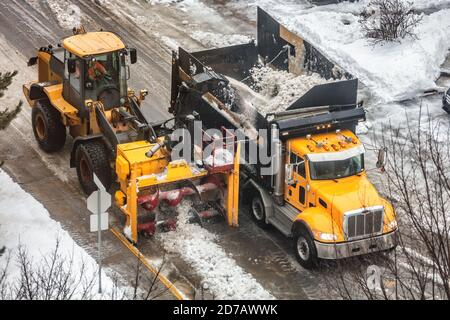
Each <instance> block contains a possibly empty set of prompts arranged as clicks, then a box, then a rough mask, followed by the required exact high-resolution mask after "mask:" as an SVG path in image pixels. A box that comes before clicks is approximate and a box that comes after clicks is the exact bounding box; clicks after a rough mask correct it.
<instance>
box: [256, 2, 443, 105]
mask: <svg viewBox="0 0 450 320" xmlns="http://www.w3.org/2000/svg"><path fill="white" fill-rule="evenodd" d="M346 6H350V5H349V4H346ZM334 7H336V8H338V7H339V5H334V6H327V11H319V10H311V11H310V12H308V11H306V12H303V13H299V14H294V13H293V12H295V11H293V10H292V8H291V9H290V10H288V8H287V7H285V6H283V5H281V4H280V5H278V6H275V7H273V8H265V9H266V10H267V11H268V12H269V13H270V14H272V15H273V16H274V17H275V18H276V19H278V20H279V21H280V23H282V24H283V25H285V26H286V27H287V28H288V29H290V30H292V31H293V32H296V33H298V34H299V35H301V36H302V37H304V38H305V39H306V40H307V41H309V42H311V43H313V44H314V45H315V46H316V47H318V48H319V49H320V50H321V51H322V52H324V53H325V54H326V55H327V56H328V57H329V58H330V59H331V60H332V61H334V62H336V63H337V64H338V65H339V66H341V67H343V68H344V69H345V70H347V71H348V72H350V73H351V74H353V75H354V76H356V77H358V78H360V80H361V81H362V82H363V83H364V84H365V85H367V86H368V87H369V89H370V90H371V91H372V92H373V93H374V94H375V95H376V96H377V98H378V101H379V102H390V101H401V100H406V99H410V98H413V97H416V96H417V95H420V94H421V93H423V92H424V91H425V90H427V89H432V88H435V87H436V85H435V80H436V79H437V78H438V77H439V75H440V65H441V64H442V63H443V61H444V59H445V57H446V55H447V54H448V50H449V48H450V19H449V18H448V17H449V16H450V9H445V10H440V11H438V12H434V13H432V14H430V15H424V16H423V20H422V22H421V23H420V25H419V26H418V28H417V29H416V31H417V36H418V38H419V39H417V40H416V39H404V40H403V41H402V42H401V43H391V44H385V45H375V46H374V45H372V44H370V43H369V42H368V40H367V39H366V38H365V37H364V35H363V33H362V31H361V29H360V25H359V23H358V19H359V16H358V15H357V13H354V12H344V11H339V10H332V9H333V8H334ZM341 9H342V8H341Z"/></svg>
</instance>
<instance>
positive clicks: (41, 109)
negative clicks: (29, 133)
mask: <svg viewBox="0 0 450 320" xmlns="http://www.w3.org/2000/svg"><path fill="white" fill-rule="evenodd" d="M31 122H32V125H33V132H34V137H35V138H36V141H37V142H38V144H39V147H40V148H41V149H42V150H44V151H45V152H48V153H50V152H56V151H59V150H61V148H62V147H64V144H65V143H66V127H65V126H64V124H63V123H62V122H61V115H60V113H59V112H58V110H56V109H55V108H54V107H53V106H52V105H50V103H48V102H47V103H45V102H36V105H35V106H34V107H33V109H32V111H31Z"/></svg>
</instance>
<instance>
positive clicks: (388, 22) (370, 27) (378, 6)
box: [359, 0, 422, 44]
mask: <svg viewBox="0 0 450 320" xmlns="http://www.w3.org/2000/svg"><path fill="white" fill-rule="evenodd" d="M411 8H412V3H411V2H404V1H403V0H372V1H370V3H369V5H368V6H367V7H366V8H365V9H364V11H363V12H362V13H361V17H360V19H359V23H360V25H361V28H362V30H363V32H364V35H365V37H367V38H369V39H370V41H371V42H373V43H374V44H376V43H380V42H399V41H400V40H401V39H404V38H406V37H411V38H415V39H417V35H416V33H415V29H416V27H417V25H418V24H419V23H420V22H421V20H422V15H418V14H416V13H415V12H414V11H413V10H412V9H411Z"/></svg>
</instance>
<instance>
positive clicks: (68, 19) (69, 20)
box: [47, 0, 82, 29]
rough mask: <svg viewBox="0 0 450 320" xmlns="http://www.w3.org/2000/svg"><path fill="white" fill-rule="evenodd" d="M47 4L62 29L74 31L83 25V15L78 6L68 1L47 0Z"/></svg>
mask: <svg viewBox="0 0 450 320" xmlns="http://www.w3.org/2000/svg"><path fill="white" fill-rule="evenodd" d="M47 3H48V6H49V7H50V9H51V10H52V11H53V13H54V14H55V15H56V18H57V19H58V23H59V25H60V26H61V27H62V28H64V29H73V28H74V27H79V26H80V25H81V18H82V13H81V9H80V8H79V7H78V6H76V5H74V4H72V3H70V2H69V1H67V0H63V1H60V0H47Z"/></svg>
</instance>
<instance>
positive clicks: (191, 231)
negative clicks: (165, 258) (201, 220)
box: [158, 201, 274, 300]
mask: <svg viewBox="0 0 450 320" xmlns="http://www.w3.org/2000/svg"><path fill="white" fill-rule="evenodd" d="M190 205H191V204H190V203H189V202H188V201H184V202H183V203H181V205H180V206H179V208H178V211H179V217H178V218H179V219H178V225H177V230H176V231H172V232H168V233H163V234H159V236H158V237H159V238H160V240H161V243H162V244H163V246H164V248H165V249H166V250H167V251H168V252H170V253H176V254H179V255H180V256H181V257H182V258H183V260H185V261H186V262H187V263H189V264H190V265H191V266H192V267H193V268H194V270H195V271H196V272H197V273H198V274H199V275H200V276H201V277H202V279H203V288H208V289H209V290H210V291H211V293H212V294H213V295H214V297H215V298H217V299H249V300H260V299H264V300H267V299H274V297H273V296H272V295H271V294H270V293H269V292H267V291H266V290H265V289H264V288H263V287H262V286H261V284H259V283H258V281H256V280H255V279H254V278H253V277H252V275H250V274H249V273H247V272H245V271H244V270H243V269H242V268H241V267H239V266H238V265H237V264H236V262H235V260H234V259H232V258H231V257H229V256H228V254H227V253H226V252H225V251H224V249H223V248H222V246H220V244H218V243H217V237H216V236H215V235H214V234H212V233H210V232H209V231H208V230H206V229H204V228H202V227H201V226H199V225H197V224H189V223H188V222H187V220H188V212H189V209H190Z"/></svg>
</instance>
